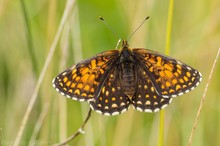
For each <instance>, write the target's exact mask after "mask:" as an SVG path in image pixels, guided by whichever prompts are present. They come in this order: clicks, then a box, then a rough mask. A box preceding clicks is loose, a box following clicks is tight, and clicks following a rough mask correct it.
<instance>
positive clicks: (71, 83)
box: [52, 50, 119, 101]
mask: <svg viewBox="0 0 220 146" xmlns="http://www.w3.org/2000/svg"><path fill="white" fill-rule="evenodd" d="M118 55H119V51H118V50H110V51H105V52H102V53H99V54H97V55H96V56H94V57H91V58H89V59H87V60H84V61H82V62H79V63H78V64H76V65H75V66H72V67H70V68H68V69H67V70H65V71H63V72H62V73H60V74H59V75H58V76H57V77H55V78H54V79H53V81H52V84H53V86H54V88H55V89H56V90H57V91H58V92H60V93H61V94H62V95H64V96H66V97H68V98H71V99H73V100H78V101H85V100H86V101H90V100H93V99H94V98H95V93H96V92H98V91H97V90H100V89H99V88H98V87H99V85H100V84H102V82H103V80H104V78H105V76H106V75H107V74H108V72H109V70H110V69H111V66H112V64H113V63H114V62H115V60H116V59H117V57H118Z"/></svg>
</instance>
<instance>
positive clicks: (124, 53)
mask: <svg viewBox="0 0 220 146" xmlns="http://www.w3.org/2000/svg"><path fill="white" fill-rule="evenodd" d="M119 66H120V71H121V73H120V82H121V86H122V88H123V91H124V93H125V95H127V96H128V97H129V99H130V100H131V98H132V97H133V95H134V93H135V84H136V83H135V61H134V57H133V55H132V51H131V49H130V48H128V46H127V45H126V46H123V45H122V49H121V55H120V63H119Z"/></svg>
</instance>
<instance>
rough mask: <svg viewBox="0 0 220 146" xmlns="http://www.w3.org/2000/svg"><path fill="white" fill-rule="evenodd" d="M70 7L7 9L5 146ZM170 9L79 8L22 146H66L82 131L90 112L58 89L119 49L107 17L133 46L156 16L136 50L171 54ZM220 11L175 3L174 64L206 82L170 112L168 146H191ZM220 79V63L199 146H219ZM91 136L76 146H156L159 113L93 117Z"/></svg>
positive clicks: (0, 56) (0, 37)
mask: <svg viewBox="0 0 220 146" xmlns="http://www.w3.org/2000/svg"><path fill="white" fill-rule="evenodd" d="M66 2H67V1H58V0H38V1H28V0H24V1H23V3H24V4H25V8H26V9H24V7H23V6H22V0H18V1H9V0H1V2H0V3H1V6H0V65H1V68H0V143H1V144H2V146H4V145H5V146H6V145H12V144H13V143H14V141H15V139H16V137H17V134H18V131H19V127H20V125H21V121H22V119H23V117H24V114H25V112H26V110H27V107H28V104H29V102H30V98H31V96H32V94H33V92H34V88H35V87H36V84H37V81H38V78H39V75H40V72H41V71H42V68H43V66H44V63H45V60H46V58H47V55H48V52H49V49H50V46H51V45H52V42H53V40H54V38H55V34H56V32H57V30H58V26H59V23H60V20H61V17H62V15H63V13H64V9H65V5H66ZM168 6H169V1H152V0H137V1H133V0H126V1H125V0H112V1H107V0H103V1H99V0H93V1H89V0H80V1H76V3H75V4H74V6H73V7H72V9H71V13H70V15H69V16H68V18H67V21H66V22H65V25H64V28H63V31H62V34H61V36H60V40H59V42H58V45H57V46H56V50H55V53H54V56H53V58H52V60H51V62H50V65H49V68H48V69H47V70H46V74H45V77H44V79H43V82H42V84H41V85H40V90H39V92H38V95H37V100H36V102H35V104H34V107H33V110H32V111H31V113H30V117H29V119H28V121H27V124H26V125H25V131H24V134H23V136H22V139H21V145H51V144H53V143H57V142H59V141H62V140H64V139H65V137H68V136H70V135H71V134H73V133H74V132H75V131H77V130H78V128H79V127H80V126H81V124H82V122H83V120H84V119H85V117H86V115H87V112H88V110H89V105H88V104H87V103H80V102H77V101H73V100H70V99H66V98H65V97H64V96H61V95H60V94H58V93H57V92H56V91H55V90H54V88H53V87H52V84H51V81H52V79H53V78H54V77H55V76H56V75H57V74H58V73H59V72H60V71H62V70H64V69H65V68H67V67H69V66H72V65H73V64H74V63H76V62H78V61H80V60H82V59H85V58H88V57H91V56H94V55H95V54H97V53H99V52H102V51H105V50H109V49H114V48H115V46H116V43H117V41H118V38H117V37H116V36H115V35H114V34H113V33H112V32H111V31H110V30H109V29H108V28H107V27H106V26H105V25H104V24H103V23H102V22H101V21H100V20H99V19H98V17H99V16H102V17H104V18H105V20H106V21H107V22H108V23H109V25H111V26H112V27H113V29H114V30H115V31H116V32H117V33H118V34H119V35H120V36H121V37H122V38H127V37H128V36H129V34H130V33H131V32H132V31H133V30H134V29H135V28H137V26H138V25H139V24H140V23H141V22H142V21H143V19H144V18H145V17H146V16H150V19H149V20H148V21H147V22H145V24H144V25H143V26H142V27H141V29H140V30H139V31H138V32H136V33H135V35H134V36H133V37H132V38H131V39H130V41H129V44H130V46H131V47H144V48H148V49H152V50H155V51H158V52H161V53H164V48H165V40H166V27H167V15H168ZM219 6H220V1H217V0H211V1H210V0H194V1H191V0H185V1H175V2H174V14H173V21H172V35H171V47H170V56H172V57H175V58H177V59H179V60H181V61H183V62H185V63H187V64H189V65H190V66H193V67H194V68H196V69H198V70H199V71H200V72H201V73H202V74H203V81H202V83H201V84H200V85H199V86H198V87H197V88H196V89H195V90H193V91H192V92H190V93H188V94H186V95H183V96H181V97H178V98H176V99H174V100H173V102H172V104H171V105H169V106H168V107H167V108H166V109H165V123H164V126H165V137H164V138H165V140H164V145H165V146H174V145H175V146H186V145H187V143H188V139H189V136H190V133H191V129H192V126H193V123H194V120H195V118H196V113H197V110H198V107H199V103H200V100H201V97H202V94H203V92H204V88H205V84H206V83H207V81H208V76H209V73H210V71H211V67H212V64H213V62H214V58H215V56H216V53H217V50H218V47H220V45H219V44H220V9H219ZM26 15H27V17H26ZM25 18H27V19H25ZM29 28H30V29H29ZM28 31H29V33H28ZM30 34H31V35H30ZM219 75H220V62H219V60H218V62H217V66H216V68H215V71H214V74H213V78H212V79H211V81H210V86H209V89H208V92H207V95H206V100H205V104H204V107H203V110H202V113H201V117H200V118H199V123H198V127H197V129H196V132H195V136H194V137H193V143H192V145H193V146H207V145H212V146H218V145H220V139H219V137H220V106H219V104H220V80H219ZM85 131H86V133H85V134H84V135H80V136H79V137H77V138H76V139H75V140H74V141H72V142H71V143H70V145H76V146H82V145H86V146H137V145H138V146H153V145H157V141H158V131H159V113H154V114H150V113H141V112H138V111H135V110H133V108H130V110H129V111H128V112H126V113H124V114H121V115H119V116H114V117H105V116H102V115H100V114H97V113H95V112H92V116H91V118H90V120H89V122H88V123H87V125H86V127H85ZM32 142H34V143H32ZM1 144H0V145H1Z"/></svg>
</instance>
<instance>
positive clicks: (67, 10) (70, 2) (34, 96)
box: [14, 0, 75, 146]
mask: <svg viewBox="0 0 220 146" xmlns="http://www.w3.org/2000/svg"><path fill="white" fill-rule="evenodd" d="M74 2H75V1H74V0H68V2H67V3H66V7H65V10H64V13H63V16H62V19H61V22H60V24H59V28H58V30H57V33H56V36H55V39H54V41H53V43H52V45H51V47H50V50H49V53H48V56H47V58H46V61H45V63H44V66H43V69H42V71H41V73H40V76H39V79H38V81H37V85H36V87H35V89H34V92H33V94H32V96H31V99H30V102H29V104H28V107H27V110H26V112H25V114H24V117H23V119H22V122H21V125H20V128H19V131H18V134H17V137H16V139H15V142H14V146H18V145H19V143H20V141H21V137H22V135H23V133H24V129H25V126H26V124H27V120H28V118H29V115H30V113H31V111H32V109H33V106H34V103H35V101H36V99H37V95H38V91H39V88H40V85H41V83H42V81H43V79H44V76H45V73H46V70H47V68H48V66H49V64H50V61H51V59H52V57H53V54H54V51H55V48H56V46H57V43H58V41H59V38H60V35H61V32H62V30H63V26H64V24H65V22H66V19H67V17H68V15H69V13H70V12H71V9H72V7H73V5H74Z"/></svg>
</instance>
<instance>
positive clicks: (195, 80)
mask: <svg viewBox="0 0 220 146" xmlns="http://www.w3.org/2000/svg"><path fill="white" fill-rule="evenodd" d="M133 53H134V55H135V56H136V57H137V58H138V60H139V61H140V62H141V63H142V64H143V67H144V70H145V72H146V74H147V75H148V77H149V78H150V80H151V82H152V85H153V87H154V88H155V90H156V92H157V93H158V95H160V96H162V97H164V98H170V97H176V96H179V95H182V94H184V93H187V92H189V91H190V90H192V89H194V88H195V87H196V86H198V84H199V82H201V80H202V75H201V73H199V72H198V71H197V70H195V69H194V68H192V67H190V66H188V65H186V64H184V63H182V62H180V61H178V60H176V59H174V58H171V57H168V56H165V55H162V54H159V53H157V52H155V51H151V50H147V49H133Z"/></svg>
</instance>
